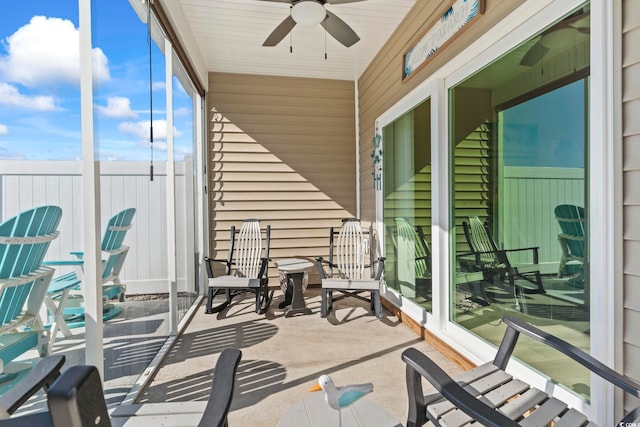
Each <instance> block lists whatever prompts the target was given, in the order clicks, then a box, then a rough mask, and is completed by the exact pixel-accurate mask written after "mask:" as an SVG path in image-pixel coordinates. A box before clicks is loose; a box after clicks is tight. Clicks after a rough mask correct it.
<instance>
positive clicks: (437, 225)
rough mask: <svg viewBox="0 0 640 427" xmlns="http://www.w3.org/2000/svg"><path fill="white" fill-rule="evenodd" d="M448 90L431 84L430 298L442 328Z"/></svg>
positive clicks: (446, 276) (447, 242)
mask: <svg viewBox="0 0 640 427" xmlns="http://www.w3.org/2000/svg"><path fill="white" fill-rule="evenodd" d="M447 107H448V103H447V91H446V89H445V86H444V80H442V79H436V80H434V82H433V83H432V85H431V159H432V160H431V182H432V185H431V218H432V222H431V239H432V242H431V244H432V247H433V249H434V250H433V259H432V263H431V266H432V270H433V271H432V278H433V280H432V283H433V285H432V293H433V295H432V300H433V301H434V304H433V306H432V307H433V308H432V310H433V317H434V320H435V329H436V330H442V329H443V328H444V326H445V325H446V324H447V321H448V319H449V307H450V306H451V305H450V302H449V299H450V295H451V292H449V287H450V286H451V285H450V283H451V279H450V277H451V267H450V266H451V264H452V263H451V259H450V258H451V250H450V248H451V240H452V239H451V238H450V232H451V224H450V217H451V215H450V213H449V212H451V199H450V194H451V191H450V188H451V183H450V182H449V134H448V132H447V130H448V128H449V127H448V126H447V120H448V114H447Z"/></svg>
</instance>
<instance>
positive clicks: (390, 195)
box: [382, 100, 432, 311]
mask: <svg viewBox="0 0 640 427" xmlns="http://www.w3.org/2000/svg"><path fill="white" fill-rule="evenodd" d="M382 139H383V150H382V152H383V153H384V154H383V155H384V169H383V193H384V201H383V204H384V225H385V232H386V238H385V246H386V248H385V249H386V250H385V253H386V256H387V261H386V263H385V280H386V282H387V285H388V286H390V287H392V288H394V289H396V290H398V291H399V292H400V293H401V294H402V295H403V296H405V297H407V298H410V299H412V300H414V301H415V302H416V303H418V304H420V305H421V306H422V307H424V308H425V309H426V310H428V311H431V304H432V301H431V250H430V241H431V239H430V237H431V101H430V100H426V101H424V102H423V103H422V104H420V105H418V106H417V107H415V108H414V109H413V110H412V111H410V112H408V113H406V114H405V115H403V116H402V117H400V118H398V119H396V120H395V121H393V122H392V123H390V124H389V125H387V126H385V127H384V128H383V129H382Z"/></svg>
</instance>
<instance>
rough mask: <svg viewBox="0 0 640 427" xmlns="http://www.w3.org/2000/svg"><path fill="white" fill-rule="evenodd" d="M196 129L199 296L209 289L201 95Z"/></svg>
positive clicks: (205, 140)
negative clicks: (205, 264)
mask: <svg viewBox="0 0 640 427" xmlns="http://www.w3.org/2000/svg"><path fill="white" fill-rule="evenodd" d="M194 104H195V107H194V111H195V112H196V113H195V127H194V135H195V136H196V147H197V149H196V153H197V157H196V164H197V168H196V171H197V172H196V183H197V188H198V195H197V197H198V199H197V200H198V203H197V205H198V212H197V215H198V220H197V228H196V229H197V230H198V232H197V236H198V240H197V245H198V260H197V264H198V266H200V268H199V269H198V272H199V275H198V278H199V280H198V285H199V292H198V293H199V295H204V294H205V293H206V289H207V272H206V269H205V267H204V264H203V262H204V261H203V259H204V257H205V256H209V212H208V209H209V203H208V198H207V197H208V191H207V190H209V183H208V181H207V173H206V171H207V170H208V166H207V162H208V161H209V158H208V152H209V150H208V144H207V138H206V135H207V132H208V129H207V127H206V126H204V123H207V122H206V117H207V111H206V109H205V107H204V102H203V98H202V97H201V96H199V95H197V96H196V97H195V103H194Z"/></svg>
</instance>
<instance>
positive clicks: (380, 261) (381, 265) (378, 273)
mask: <svg viewBox="0 0 640 427" xmlns="http://www.w3.org/2000/svg"><path fill="white" fill-rule="evenodd" d="M385 261H386V258H384V257H378V262H377V263H376V264H377V265H376V275H375V279H376V280H380V279H381V278H382V273H384V262H385Z"/></svg>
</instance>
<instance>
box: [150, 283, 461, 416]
mask: <svg viewBox="0 0 640 427" xmlns="http://www.w3.org/2000/svg"><path fill="white" fill-rule="evenodd" d="M305 299H306V302H307V306H308V307H309V308H311V310H312V311H313V314H311V315H298V316H294V317H290V318H285V317H284V310H282V309H279V308H278V304H279V303H280V302H281V301H282V294H281V293H280V292H279V291H276V295H275V297H274V299H273V302H272V303H271V307H270V309H269V310H268V312H267V313H266V314H264V315H257V314H256V313H255V311H254V308H255V305H254V304H253V298H252V297H251V296H250V295H247V296H246V298H244V299H238V298H236V300H234V302H233V303H232V305H231V306H230V307H228V308H227V309H226V310H224V311H223V312H221V313H217V314H205V313H204V303H203V304H202V305H201V307H199V308H198V310H197V312H196V314H195V315H194V317H193V319H192V320H191V322H190V323H189V325H188V326H187V328H186V330H185V332H184V334H183V335H182V336H181V337H180V338H179V339H178V340H177V342H176V344H175V346H174V347H173V349H172V350H171V352H170V354H169V355H168V356H167V357H166V358H165V359H164V361H163V363H162V365H161V367H160V370H159V371H158V373H157V374H156V375H155V377H154V378H153V380H152V381H151V382H150V383H149V384H148V385H147V387H145V389H144V390H143V392H142V394H141V395H140V397H139V399H138V403H147V402H150V403H152V402H155V403H164V402H167V403H168V402H184V401H206V400H207V398H208V395H209V384H210V379H211V375H212V371H213V366H214V364H215V362H216V360H217V358H218V356H219V354H220V352H221V351H222V350H223V349H225V348H227V347H235V348H238V349H240V350H241V351H242V354H243V355H242V360H241V362H240V366H239V368H238V374H237V382H236V389H235V396H234V400H233V404H232V407H231V412H230V415H229V425H231V426H255V427H259V426H268V427H271V426H276V425H277V424H278V420H280V418H281V417H282V415H283V414H284V413H285V411H287V409H288V408H289V407H290V406H291V405H292V404H293V403H294V402H296V401H297V400H299V399H301V398H303V397H304V396H305V395H306V394H307V393H308V391H307V390H308V389H309V387H310V386H312V385H313V384H314V383H315V382H316V380H317V378H318V377H319V376H320V375H321V374H329V375H331V377H332V378H333V380H334V382H335V383H336V384H337V385H344V384H351V383H363V382H372V383H373V384H374V392H373V393H372V394H371V395H369V396H367V397H365V398H366V399H371V400H372V401H374V402H375V403H377V404H378V405H380V406H381V407H383V408H385V409H386V410H387V411H388V412H389V413H390V414H391V415H392V416H393V417H394V418H396V419H397V420H398V421H399V422H400V423H402V424H403V425H404V423H405V421H406V414H407V397H406V396H407V394H406V389H405V366H404V363H403V362H402V361H401V359H400V354H401V353H402V351H403V350H405V349H406V348H408V347H416V348H418V349H419V350H421V351H423V352H425V353H427V354H428V355H429V356H430V357H432V358H433V359H434V360H436V362H438V363H439V364H440V365H441V366H443V367H444V368H445V369H446V370H447V371H448V372H450V373H458V372H460V371H461V369H460V368H459V367H458V366H457V365H455V364H454V363H453V362H451V361H450V360H448V359H447V358H446V357H444V356H443V355H442V354H440V353H439V352H438V351H437V350H435V349H434V348H433V347H431V346H430V345H429V344H427V343H426V342H425V341H423V340H422V339H421V338H420V337H419V336H418V335H416V334H415V332H413V331H412V330H410V329H409V328H408V327H407V326H406V325H404V324H402V323H401V322H400V321H399V320H398V319H397V318H396V317H395V316H393V315H392V314H391V313H389V312H388V311H386V310H385V312H384V317H383V319H382V320H378V319H376V318H375V317H374V316H373V315H372V313H371V312H370V311H369V310H368V307H367V305H366V304H365V303H362V302H359V301H358V300H356V299H354V298H347V299H344V300H341V301H338V302H336V303H335V304H334V307H335V310H334V312H332V313H331V314H330V315H329V317H327V318H326V319H323V318H321V317H320V314H319V313H320V291H319V289H318V288H310V289H308V290H307V291H306V292H305ZM195 422H196V423H197V420H196V421H195Z"/></svg>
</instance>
